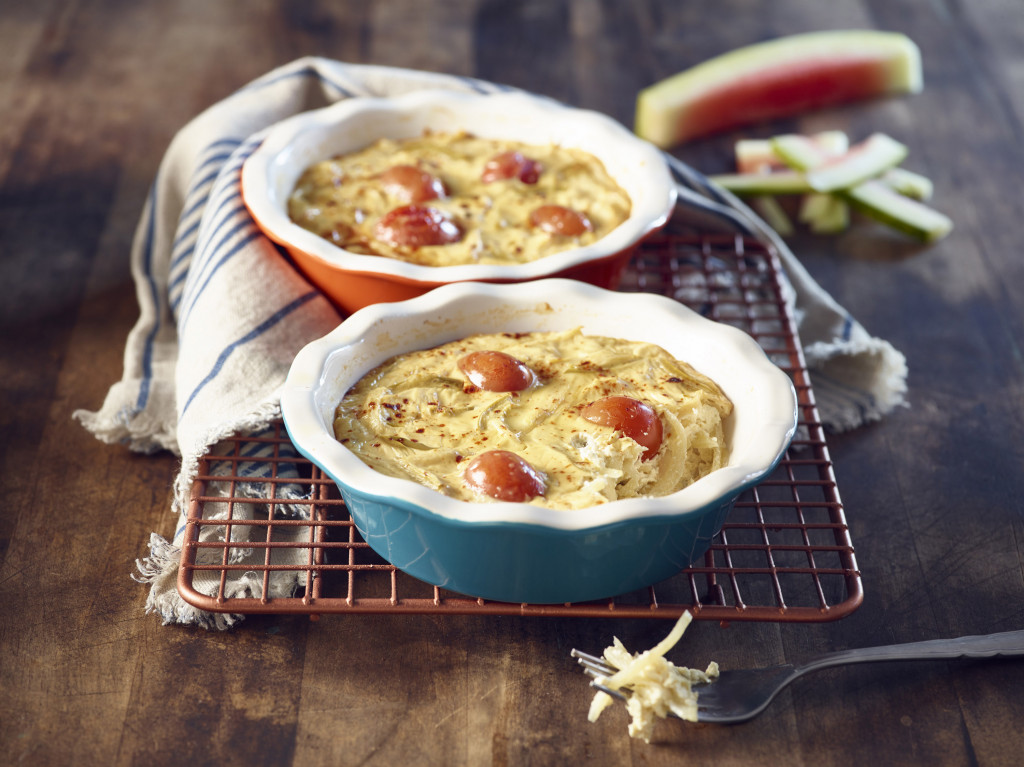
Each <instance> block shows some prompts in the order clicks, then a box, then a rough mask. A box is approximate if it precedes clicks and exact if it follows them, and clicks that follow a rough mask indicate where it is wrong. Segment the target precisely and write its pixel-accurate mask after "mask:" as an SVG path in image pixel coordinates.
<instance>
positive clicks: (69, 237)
mask: <svg viewBox="0 0 1024 767" xmlns="http://www.w3.org/2000/svg"><path fill="white" fill-rule="evenodd" d="M9 5H10V7H7V6H5V7H4V8H3V9H2V10H0V50H3V51H4V52H5V55H4V56H3V57H0V59H2V60H0V113H2V114H3V115H4V119H3V120H2V121H0V280H2V282H3V284H4V286H5V298H4V300H3V301H0V349H2V354H0V382H2V383H0V387H2V391H3V399H2V405H3V407H2V408H0V444H2V448H0V451H2V452H0V497H2V499H3V505H2V506H0V558H2V559H0V600H2V601H3V604H4V608H3V609H2V610H0V689H3V690H4V695H3V696H2V697H0V749H2V752H3V753H5V754H9V755H11V758H10V761H12V762H20V761H28V760H33V761H35V762H36V763H40V764H66V763H71V762H76V763H85V764H139V763H143V762H145V763H148V764H154V765H160V764H180V763H187V762H195V763H199V764H209V763H227V764H248V765H262V764H266V765H279V764H302V765H319V764H323V765H336V764H356V763H358V764H394V763H410V764H412V763H415V764H428V765H434V764H436V765H462V764H465V765H478V764H495V765H514V764H552V765H554V764H566V763H576V762H581V761H584V760H586V761H587V762H589V763H594V764H648V765H661V764H666V765H667V764H676V763H678V762H680V761H681V760H683V759H687V760H689V761H690V762H691V763H695V764H711V763H714V764H725V765H743V764H763V763H767V762H770V761H772V762H783V763H792V764H806V765H833V764H835V765H840V764H842V765H845V764H850V763H854V764H868V763H872V762H875V763H878V764H906V765H916V764H984V765H1015V764H1017V763H1018V762H1019V761H1020V759H1019V755H1020V753H1022V752H1024V734H1022V732H1021V729H1020V727H1019V726H1018V723H1019V722H1020V721H1021V720H1022V719H1024V695H1022V694H1021V692H1020V691H1021V690H1022V689H1024V664H1022V663H1021V662H1020V661H1010V660H1007V661H997V662H959V663H954V662H938V663H935V662H931V663H922V664H916V665H909V664H897V665H886V666H873V667H872V666H865V667H859V668H850V669H836V670H831V671H828V672H822V673H820V674H818V675H817V676H814V677H809V678H807V679H804V680H801V681H800V682H798V683H797V684H796V685H794V686H793V687H792V688H791V689H790V690H789V691H787V692H785V693H783V695H782V696H780V698H779V700H778V701H777V702H776V703H775V704H774V705H773V706H772V707H771V708H770V709H769V711H768V712H767V713H766V714H764V715H763V716H762V717H760V718H758V719H757V720H755V721H753V722H751V723H749V724H746V725H742V726H737V727H716V726H709V725H688V724H681V723H679V722H670V723H665V724H663V725H661V726H659V728H658V730H657V733H656V740H655V743H654V744H652V745H650V746H647V745H644V744H642V743H639V742H635V741H631V740H630V739H629V738H628V737H627V735H626V715H625V712H624V711H623V710H622V709H621V708H616V709H613V710H610V711H608V712H606V713H605V715H604V716H603V717H602V718H601V720H600V721H599V722H598V723H596V724H589V723H587V722H586V709H587V705H588V703H589V698H590V691H589V690H588V688H587V687H586V684H585V681H584V679H583V677H582V675H581V674H580V673H579V672H578V670H577V669H576V667H575V665H574V663H573V662H572V661H571V660H570V659H569V650H570V649H571V648H572V647H580V648H581V649H587V650H600V649H601V648H602V647H603V646H604V645H605V644H607V643H608V642H610V640H611V637H612V636H613V635H615V636H619V637H620V638H621V639H622V640H623V641H624V642H625V643H626V645H627V646H628V647H631V648H636V649H644V648H646V647H650V646H651V645H653V644H654V643H655V642H657V641H658V640H659V639H660V638H661V637H662V636H663V635H664V633H665V632H666V631H667V630H668V627H669V626H668V624H667V623H666V622H663V621H625V620H621V619H608V620H579V619H573V620H565V619H534V618H484V617H471V618H467V617H459V616H449V617H440V616H437V617H431V616H420V617H411V618H410V617H400V616H351V617H344V618H342V617H324V618H322V619H321V620H319V621H317V622H310V621H309V620H307V619H306V618H303V617H285V616H266V617H250V618H249V619H247V620H246V621H245V622H243V623H242V624H240V625H239V626H237V627H236V628H235V629H233V630H231V631H229V632H226V633H216V632H208V631H204V630H201V629H194V628H183V627H171V626H166V627H165V626H162V625H161V624H160V621H159V619H158V618H157V617H155V616H152V615H146V614H145V613H144V604H145V598H146V591H145V589H144V588H143V587H142V586H140V585H138V584H136V583H135V582H133V581H132V580H131V578H130V574H131V573H132V572H133V568H134V564H133V563H134V561H135V559H136V558H138V557H140V556H143V555H144V554H145V552H146V540H147V537H148V535H149V533H150V531H153V530H156V531H159V532H162V533H164V534H167V535H169V534H171V533H172V532H173V526H174V522H175V520H174V518H173V515H172V514H171V513H170V510H169V504H170V497H171V496H170V493H171V482H172V481H173V478H174V475H175V473H176V470H177V463H178V461H177V459H176V458H175V457H174V456H172V455H170V454H162V455H156V456H139V455H133V454H131V453H129V452H128V451H127V450H126V449H125V448H123V447H121V446H108V445H103V444H101V443H99V442H97V441H95V440H94V439H93V438H92V437H91V436H89V435H88V434H87V433H86V432H84V430H82V429H81V428H80V427H79V426H78V425H77V424H75V423H74V422H72V420H71V412H72V411H73V410H75V409H76V408H80V407H86V408H97V407H99V405H100V404H101V402H102V400H103V396H104V394H105V392H106V389H107V387H108V386H109V385H110V384H111V383H113V382H114V381H115V380H117V379H118V377H119V376H120V373H121V364H122V350H123V343H124V339H125V336H126V334H127V332H128V330H129V329H130V328H131V326H132V324H133V323H134V322H135V319H136V317H137V311H138V310H137V306H136V303H135V298H134V287H133V285H132V282H131V278H130V274H129V269H128V261H127V254H128V250H129V248H130V242H131V238H132V234H133V231H134V228H135V224H136V221H137V218H138V216H139V214H140V212H141V209H142V204H143V200H144V197H145V194H146V190H147V188H148V186H149V183H150V181H151V179H152V177H153V174H154V173H155V171H156V168H157V165H158V164H159V162H160V158H161V156H162V154H163V151H164V149H165V148H166V146H167V144H168V143H169V141H170V140H171V138H172V137H173V135H174V134H175V132H176V131H177V130H179V129H180V128H181V127H182V126H183V125H184V124H185V123H187V122H188V120H189V119H191V118H192V117H193V116H194V115H195V114H197V113H198V112H199V111H201V110H202V109H204V108H205V107H207V106H209V105H210V104H212V103H214V102H216V101H217V100H218V99H220V98H222V97H224V96H226V95H227V94H229V93H230V92H232V91H233V90H234V89H236V88H238V87H240V86H242V85H244V84H245V83H246V82H248V81H249V80H251V79H252V78H254V77H256V76H258V75H260V74H262V73H264V72H266V71H268V70H269V69H271V68H272V67H274V66H277V65H280V64H284V63H286V62H288V61H291V60H293V59H295V58H297V57H299V56H303V55H322V56H328V57H332V58H336V59H340V60H345V61H351V62H368V63H378V64H390V65H396V66H406V67H414V68H421V69H425V70H430V71H443V72H452V73H456V74H463V75H471V76H477V77H482V78H487V79H492V80H496V81H500V82H504V83H508V84H510V85H514V86H518V87H523V88H527V89H530V90H533V91H537V92H540V93H544V94H547V95H550V96H553V97H555V98H558V99H562V100H565V101H567V102H569V103H572V104H576V105H579V106H584V107H588V108H593V109H598V110H600V111H603V112H605V113H607V114H610V115H612V116H613V117H615V118H616V119H618V120H620V121H621V122H623V123H624V124H627V125H629V124H631V122H632V112H633V104H634V99H635V96H636V92H637V90H638V89H639V88H642V87H643V86H645V85H647V84H649V83H651V82H653V81H655V80H657V79H659V78H661V77H664V76H667V75H669V74H671V73H673V72H675V71H678V70H680V69H683V68H685V67H687V66H690V65H693V64H695V63H697V62H699V61H700V60H703V59H705V58H707V57H709V56H713V55H715V54H718V53H721V52H723V51H726V50H729V49H731V48H734V47H737V46H740V45H745V44H748V43H752V42H756V41H759V40H763V39H767V38H770V37H773V36H777V35H780V34H789V33H793V32H802V31H808V30H813V29H826V28H850V27H878V28H885V29H896V30H900V31H905V32H907V33H908V34H910V35H911V36H912V37H913V38H914V39H915V40H916V41H917V42H918V43H919V44H920V45H921V48H922V51H923V54H924V64H925V78H926V89H925V91H924V92H923V93H922V94H919V95H916V96H913V97H909V98H897V99H888V100H882V101H878V102H871V103H865V104H859V105H854V106H850V107H842V108H836V109H831V110H826V111H823V112H819V113H815V114H808V115H801V116H799V117H794V118H792V119H789V120H780V121H778V122H776V123H771V124H764V125H758V126H752V127H751V128H750V129H749V130H744V131H735V132H731V133H728V134H724V135H721V136H715V137H710V138H707V139H703V140H701V141H695V142H693V143H691V144H689V145H687V146H684V147H679V148H678V149H677V150H676V151H675V153H676V154H677V155H678V156H679V157H680V158H682V159H684V160H685V161H687V162H689V163H690V164H692V165H693V166H694V167H696V168H698V169H700V170H703V171H706V172H709V173H715V172H721V171H724V170H726V169H728V168H729V167H730V163H731V151H732V145H733V142H734V141H735V139H736V138H738V137H740V136H747V135H756V136H766V135H771V134H772V133H777V132H781V131H787V130H799V131H815V130H820V129H823V128H829V127H838V128H843V129H845V130H847V131H848V132H849V133H850V134H851V135H852V136H854V137H863V136H865V135H867V134H868V133H870V132H872V131H876V130H880V131H885V132H889V133H891V134H892V135H894V136H897V137H898V138H900V139H901V140H903V141H905V142H906V143H907V144H908V145H909V146H910V149H911V155H910V158H909V159H908V161H907V167H910V168H913V169H915V170H918V171H920V172H923V173H925V174H927V175H928V176H930V177H931V178H932V179H933V180H934V181H935V186H936V193H935V199H934V204H935V205H936V206H937V207H938V208H940V209H942V210H944V211H945V212H947V213H948V214H950V215H951V216H953V218H954V219H955V221H956V229H955V230H954V232H953V234H952V235H951V236H950V237H949V238H948V239H946V240H944V241H942V242H941V243H938V244H936V245H933V246H930V247H927V248H922V247H919V246H915V245H912V244H910V243H909V242H908V241H906V240H904V239H902V238H899V237H895V236H892V235H891V234H889V233H886V232H884V231H882V230H880V229H879V228H878V227H874V226H869V225H866V224H865V223H864V222H862V221H861V222H858V225H857V226H856V227H855V228H854V229H852V230H851V231H849V232H848V233H846V234H844V235H842V236H837V237H829V238H826V237H818V236H813V235H810V234H807V233H806V232H800V233H798V234H797V235H796V236H794V237H793V238H792V241H791V242H792V245H793V247H794V250H796V252H797V253H798V255H799V256H800V258H801V259H802V260H803V261H804V263H805V264H806V265H807V267H808V269H809V270H810V271H811V272H812V274H813V275H814V276H815V277H816V278H817V279H819V280H820V281H821V283H822V284H823V285H824V286H825V287H826V288H827V289H828V290H830V291H831V292H833V293H834V295H835V296H836V297H837V299H838V300H839V301H840V302H841V303H843V304H844V305H845V306H847V307H848V308H849V309H850V310H851V311H852V312H853V313H854V315H855V316H857V318H858V319H859V320H860V321H861V322H862V323H863V324H864V325H865V326H866V327H867V328H868V329H869V330H871V331H872V332H874V333H877V334H878V335H881V336H883V337H885V338H888V339H890V340H891V341H892V342H893V343H894V344H895V345H896V346H897V348H899V349H901V350H902V351H903V352H904V353H905V354H906V355H907V358H908V361H909V365H910V379H909V383H910V391H909V400H910V407H909V408H906V409H900V410H898V411H897V412H895V413H893V414H892V415H891V416H890V417H888V418H887V419H885V420H884V421H882V422H880V423H877V424H872V425H869V426H866V427H863V428H860V429H857V430H854V431H852V432H849V433H845V434H836V435H830V446H831V449H832V452H833V457H834V459H835V462H836V473H837V476H838V480H839V483H840V491H841V493H842V496H843V498H844V501H845V503H846V506H847V514H848V517H849V520H850V523H851V525H852V533H853V539H854V543H855V545H856V548H857V556H858V561H859V563H860V566H861V568H862V570H863V575H864V583H865V590H866V597H865V602H864V604H863V606H862V607H861V608H860V609H859V610H857V611H856V612H855V613H853V614H852V615H851V616H850V617H848V618H845V619H843V620H841V621H838V622H835V623H828V624H820V625H778V624H773V623H748V624H743V623H734V624H732V625H730V626H719V625H717V624H711V623H697V624H695V625H694V626H692V627H691V629H690V631H689V633H688V635H687V637H686V640H685V642H684V644H683V646H681V647H680V648H679V649H678V654H677V656H676V660H678V661H679V662H686V663H689V664H690V665H695V666H703V665H705V664H706V663H707V662H708V661H709V660H711V659H716V660H718V661H719V662H721V663H722V665H723V667H730V666H732V667H736V666H745V665H767V664H772V663H778V662H783V661H786V660H799V659H800V658H804V657H808V656H811V655H814V654H817V653H820V652H823V651H827V650H831V649H840V648H846V647H857V646H867V645H871V644H881V643H886V642H894V641H911V640H915V639H921V638H930V637H935V636H953V635H957V634H965V633H983V632H989V631H1003V630H1010V629H1019V628H1021V627H1022V626H1024V504H1022V501H1021V500H1020V499H1021V498H1022V497H1024V479H1022V475H1024V472H1022V471H1021V467H1022V466H1024V363H1022V356H1021V351H1020V338H1022V337H1024V296H1022V295H1021V289H1022V286H1024V260H1022V259H1021V258H1020V244H1019V239H1020V235H1019V232H1020V222H1021V221H1022V220H1024V210H1022V208H1024V203H1022V199H1024V197H1022V196H1021V194H1020V188H1019V187H1020V180H1019V175H1020V174H1019V169H1020V168H1022V167H1024V149H1022V147H1024V141H1022V138H1024V135H1022V134H1024V130H1022V124H1024V117H1022V115H1024V91H1022V90H1021V88H1020V87H1019V86H1020V75H1019V73H1020V72H1021V71H1024V61H1022V59H1024V53H1022V51H1024V44H1022V43H1024V18H1022V17H1021V16H1020V14H1019V13H1016V12H1015V11H1017V10H1018V9H1017V7H1016V4H1015V3H1014V1H1013V0H986V2H982V3H971V4H959V5H958V4H938V5H937V4H921V3H915V2H911V1H910V0H900V1H898V2H879V1H878V0H855V1H853V2H849V3H843V4H839V5H837V4H834V3H833V4H822V3H814V2H810V1H809V0H780V2H775V3H771V4H753V5H752V4H750V3H748V2H743V1H742V0H723V1H722V2H719V3H715V4H713V5H705V4H701V3H686V4H680V3H674V2H659V1H658V0H650V1H649V2H648V1H645V2H637V3H628V4H627V3H619V2H603V1H597V0H594V1H586V2H584V1H580V2H569V1H565V2H539V1H535V2H526V3H505V2H496V1H492V0H460V1H459V2H453V3H420V2H414V1H413V0H391V1H389V2H379V3H373V4H370V3H363V2H358V1H357V0H349V1H347V2H343V3H317V2H300V3H287V2H279V1H278V0H265V1H264V2H261V3H251V4H247V5H246V7H245V9H244V11H243V10H241V9H240V8H239V7H237V6H229V5H225V4H220V3H206V2H201V1H200V0H170V1H169V2H164V3H161V4H160V5H159V7H157V6H147V5H145V4H126V3H117V2H113V1H112V0H97V1H96V2H91V3H80V2H74V1H73V0H48V1H47V0H42V1H41V2H38V3H32V4H24V3H22V4H9Z"/></svg>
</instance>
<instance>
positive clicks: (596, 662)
mask: <svg viewBox="0 0 1024 767" xmlns="http://www.w3.org/2000/svg"><path fill="white" fill-rule="evenodd" d="M570 655H571V656H572V657H573V658H576V660H577V661H578V662H579V664H580V665H581V666H583V667H584V668H586V669H591V670H593V671H596V672H597V673H598V674H600V675H601V676H611V675H612V674H614V673H615V672H616V671H618V669H617V668H615V667H614V666H609V665H608V664H607V663H606V662H605V660H604V658H599V657H597V656H596V655H590V654H588V653H585V652H580V651H579V650H573V651H572V652H571V653H570Z"/></svg>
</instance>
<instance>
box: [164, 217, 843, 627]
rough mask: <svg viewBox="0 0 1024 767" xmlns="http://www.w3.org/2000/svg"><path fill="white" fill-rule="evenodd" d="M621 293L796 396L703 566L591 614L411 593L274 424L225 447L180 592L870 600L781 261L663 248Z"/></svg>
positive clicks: (223, 597) (261, 608)
mask: <svg viewBox="0 0 1024 767" xmlns="http://www.w3.org/2000/svg"><path fill="white" fill-rule="evenodd" d="M620 289H622V290H626V291H646V292H650V293H661V294H664V295H668V296H671V297H673V298H675V299H677V300H679V301H681V302H683V303H685V304H686V305H688V306H690V307H691V308H693V309H695V310H696V311H698V312H700V313H702V314H704V315H706V316H708V317H710V318H712V319H714V320H717V321H719V322H725V323H728V324H730V325H734V326H736V327H738V328H740V329H742V330H744V331H746V332H747V333H749V334H750V335H751V336H753V337H754V338H755V339H756V340H757V341H758V342H759V343H760V345H761V347H762V348H763V349H764V350H765V352H766V353H767V354H768V356H769V357H770V358H771V359H772V360H773V361H774V362H775V363H776V364H778V365H779V366H780V367H781V368H782V369H784V370H785V371H786V372H787V373H789V375H790V376H791V377H792V380H793V382H794V384H795V386H796V390H797V394H798V400H799V408H800V428H799V430H798V433H797V438H796V439H795V440H794V442H793V445H792V446H791V447H790V449H789V451H788V452H787V453H786V455H785V456H784V458H783V460H782V461H781V462H780V464H779V466H778V468H777V469H776V471H775V472H774V473H773V474H772V475H771V476H770V477H769V478H768V479H767V480H766V481H764V482H762V483H761V484H760V485H758V486H757V487H756V488H754V489H752V490H750V491H748V492H746V493H744V494H743V495H742V496H741V497H740V499H739V500H738V501H737V503H736V506H735V509H734V510H733V512H732V513H731V514H730V516H729V518H728V520H727V521H726V523H725V526H724V527H723V528H722V531H721V533H720V534H719V535H718V536H717V537H716V538H715V540H714V542H713V543H712V545H711V548H710V549H709V551H708V552H707V553H706V554H705V556H704V558H703V561H702V562H700V563H697V564H694V565H693V566H692V567H690V568H689V569H687V570H683V571H681V572H680V573H678V574H677V575H675V576H673V577H672V578H670V579H668V580H666V581H663V582H661V583H658V584H656V585H654V586H652V587H650V588H647V589H644V590H641V591H638V592H634V593H631V594H626V595H622V596H617V597H615V598H609V599H605V600H600V601H597V602H587V603H577V604H559V605H532V604H509V603H504V602H492V601H488V600H482V599H474V598H472V597H467V596H464V595H461V594H457V593H454V592H450V591H446V590H445V589H443V588H437V587H434V586H430V585H427V584H425V583H423V582H421V581H418V580H416V579H414V578H412V577H410V576H408V575H406V574H405V573H402V572H401V571H399V570H396V569H395V568H394V567H393V566H391V565H390V564H388V563H387V562H386V561H384V560H383V559H382V558H380V557H379V556H378V555H377V554H376V553H375V552H373V550H372V549H370V548H369V546H367V544H366V543H364V542H363V541H362V539H361V538H360V537H359V533H358V532H357V531H356V529H355V526H354V525H353V523H352V521H351V519H350V518H349V516H348V514H347V512H346V509H345V504H344V502H343V501H342V500H341V498H340V497H339V495H338V491H337V488H336V487H335V485H334V483H333V482H332V481H331V480H330V479H329V478H328V477H326V476H325V475H324V474H323V473H322V472H321V471H320V470H319V469H318V468H317V467H316V466H315V465H313V464H311V463H310V462H309V461H307V460H305V459H304V458H302V457H301V456H299V455H298V453H297V452H296V451H295V448H294V447H293V445H292V444H291V442H290V441H289V440H288V435H287V433H286V431H285V430H284V428H283V426H282V425H281V423H280V422H278V423H275V424H274V425H273V426H272V428H271V429H270V430H268V431H267V432H265V433H263V434H260V435H256V436H239V437H237V438H235V439H230V440H226V441H225V442H222V443H220V444H219V445H218V446H217V447H216V448H215V449H214V450H213V451H211V452H210V453H209V454H207V455H206V456H204V458H203V459H202V461H201V462H200V469H199V474H198V476H197V477H196V480H195V482H194V485H193V487H192V495H191V503H190V508H189V512H188V518H187V523H186V529H185V534H184V544H183V546H182V552H181V567H180V569H179V576H178V590H179V592H180V593H181V595H182V597H183V598H184V599H185V600H186V601H187V602H189V603H191V604H193V605H194V606H196V607H199V608H200V609H203V610H207V611H212V612H230V613H240V614H245V613H305V614H308V615H310V616H314V617H315V616H318V615H320V614H329V613H403V614H411V613H429V614H441V613H452V614H490V615H531V616H579V617H620V618H622V617H625V618H675V617H678V616H679V615H680V614H681V613H682V612H683V611H684V610H690V611H691V612H692V613H693V615H694V618H696V619H704V620H719V621H734V620H744V621H777V622H797V621H804V622H810V621H827V620H834V619H837V618H841V617H843V616H845V615H848V614H849V613H850V612H852V611H853V610H854V609H856V608H857V607H858V606H859V605H860V603H861V600H862V598H863V591H862V586H861V579H860V573H859V571H858V569H857V563H856V559H855V556H854V550H853V544H852V541H851V539H850V531H849V528H848V527H847V524H846V520H845V515H844V511H843V506H842V503H841V501H840V499H839V491H838V489H837V487H836V480H835V476H834V474H833V466H832V461H831V459H830V457H829V452H828V447H827V445H826V443H825V433H824V430H823V428H822V424H821V421H820V418H819V415H818V412H817V408H816V407H815V402H814V394H813V391H812V389H811V384H810V379H809V377H808V373H807V368H806V364H805V362H804V357H803V352H802V350H801V347H800V342H799V339H798V337H797V332H796V327H795V323H794V320H793V317H792V315H791V313H790V311H789V309H788V307H787V304H786V302H785V300H784V296H785V292H786V289H785V287H784V278H783V277H782V271H781V268H780V264H779V261H778V259H777V257H776V255H775V254H774V252H773V251H771V250H769V249H767V248H765V247H764V246H762V245H761V244H760V243H758V242H756V241H751V240H747V239H744V238H740V237H732V236H720V237H717V236H703V237H692V236H678V235H671V234H663V235H660V236H659V237H657V238H656V239H654V240H652V241H650V242H648V243H646V244H645V245H644V246H643V247H642V248H641V249H640V251H638V253H637V255H636V256H635V257H634V258H633V260H632V261H631V263H630V268H629V269H628V270H627V272H626V274H625V276H624V278H623V282H622V285H621V286H620Z"/></svg>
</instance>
